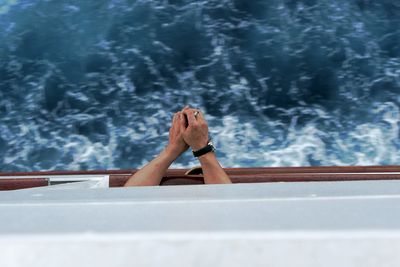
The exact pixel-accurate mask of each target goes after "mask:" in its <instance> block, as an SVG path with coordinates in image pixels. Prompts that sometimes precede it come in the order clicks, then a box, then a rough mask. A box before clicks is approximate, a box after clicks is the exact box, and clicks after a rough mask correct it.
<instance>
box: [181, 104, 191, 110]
mask: <svg viewBox="0 0 400 267" xmlns="http://www.w3.org/2000/svg"><path fill="white" fill-rule="evenodd" d="M185 109H190V107H189V106H188V105H186V106H185V107H184V108H183V109H182V111H184V110H185Z"/></svg>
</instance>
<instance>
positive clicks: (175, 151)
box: [124, 106, 232, 186]
mask: <svg viewBox="0 0 400 267" xmlns="http://www.w3.org/2000/svg"><path fill="white" fill-rule="evenodd" d="M196 114H197V115H196ZM207 143H208V124H207V121H206V120H205V118H204V116H203V114H202V113H201V112H200V111H198V110H196V109H192V108H189V107H188V106H186V107H185V108H184V109H183V110H182V111H179V112H177V113H175V115H174V117H173V119H172V123H171V128H170V130H169V141H168V144H167V146H166V147H165V148H164V149H163V151H162V152H161V153H160V154H159V155H158V156H157V157H156V158H154V159H153V160H152V161H150V162H149V163H148V164H146V165H145V166H144V167H143V168H142V169H140V170H139V171H137V172H136V173H135V174H133V175H132V176H131V177H130V178H129V179H128V181H127V182H126V183H125V185H124V186H152V185H159V184H160V182H161V179H162V178H163V176H164V175H165V173H166V171H167V169H168V168H169V166H170V165H171V164H172V163H173V162H174V161H175V160H176V159H177V158H178V157H179V156H180V155H182V154H183V153H184V152H185V151H186V150H188V148H189V147H191V148H192V150H193V151H196V150H199V149H201V148H203V147H205V146H206V145H207ZM198 160H199V161H200V164H201V167H202V169H203V175H204V183H206V184H229V183H232V182H231V180H230V178H229V176H228V175H227V174H226V172H225V171H224V169H223V168H222V167H221V165H220V164H219V162H218V160H217V157H216V155H215V153H214V152H209V153H207V154H205V155H203V156H200V157H198Z"/></svg>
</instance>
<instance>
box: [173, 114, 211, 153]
mask: <svg viewBox="0 0 400 267" xmlns="http://www.w3.org/2000/svg"><path fill="white" fill-rule="evenodd" d="M207 143H208V125H207V122H206V120H205V118H204V116H203V114H202V113H201V112H200V111H199V110H196V109H193V108H190V107H188V106H186V107H185V108H183V109H182V110H181V111H179V112H177V113H175V114H174V117H173V119H172V124H171V128H170V130H169V142H168V146H167V150H169V151H170V152H171V153H173V154H174V155H176V156H177V157H178V156H179V155H181V154H182V153H184V152H185V151H186V150H187V149H188V148H189V147H191V148H192V150H193V151H196V150H199V149H201V148H203V147H205V146H206V145H207Z"/></svg>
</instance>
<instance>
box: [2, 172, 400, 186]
mask: <svg viewBox="0 0 400 267" xmlns="http://www.w3.org/2000/svg"><path fill="white" fill-rule="evenodd" d="M225 170H226V172H227V173H228V175H229V176H230V178H231V180H232V182H233V183H270V182H326V181H359V180H400V166H345V167H338V166H328V167H261V168H226V169H225ZM136 171H137V170H95V171H43V172H19V173H0V190H12V189H21V188H30V187H37V186H46V185H49V178H32V177H34V176H38V177H41V176H48V177H51V176H59V175H71V176H74V175H96V174H99V175H109V177H110V179H109V181H110V187H119V186H123V185H124V184H125V182H126V181H127V180H128V179H129V177H130V176H131V175H132V174H134V173H135V172H136ZM187 171H188V169H171V170H168V171H167V172H166V175H165V176H164V178H163V179H162V181H161V185H189V184H202V183H203V178H202V176H201V175H186V174H185V173H186V172H187ZM17 176H18V178H15V179H13V178H12V177H17ZM24 176H27V178H24ZM28 177H29V178H28Z"/></svg>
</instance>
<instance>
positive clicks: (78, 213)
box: [0, 181, 400, 267]
mask: <svg viewBox="0 0 400 267" xmlns="http://www.w3.org/2000/svg"><path fill="white" fill-rule="evenodd" d="M0 216H1V220H0V253H1V257H0V266H7V267H8V266H10V267H11V266H52V267H53V266H61V267H62V266H68V267H70V266H185V267H186V266H207V267H208V266H296V267H301V266H335V267H336V266H363V267H366V266H396V267H398V266H400V253H399V251H400V181H364V182H324V183H273V184H272V183H271V184H269V183H265V184H235V185H194V186H165V187H136V188H133V187H132V188H115V189H104V188H98V189H85V188H84V189H73V188H70V189H66V187H65V186H64V187H63V186H58V187H53V188H52V190H48V188H36V189H27V190H19V191H13V192H3V193H0Z"/></svg>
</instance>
